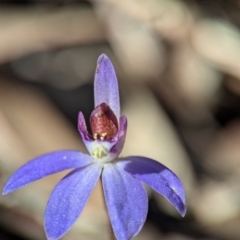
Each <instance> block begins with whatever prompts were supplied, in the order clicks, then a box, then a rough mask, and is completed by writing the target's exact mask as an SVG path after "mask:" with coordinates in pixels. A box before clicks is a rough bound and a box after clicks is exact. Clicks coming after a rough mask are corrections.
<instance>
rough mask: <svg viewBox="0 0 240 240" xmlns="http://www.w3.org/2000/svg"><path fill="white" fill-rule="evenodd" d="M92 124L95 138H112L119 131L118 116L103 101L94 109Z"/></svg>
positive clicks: (91, 117)
mask: <svg viewBox="0 0 240 240" xmlns="http://www.w3.org/2000/svg"><path fill="white" fill-rule="evenodd" d="M90 126H91V130H92V135H93V138H94V139H101V140H104V139H110V138H112V137H114V136H115V135H116V134H117V132H118V122H117V118H116V116H115V114H114V112H113V111H112V110H111V108H110V107H109V106H108V105H107V104H106V103H101V104H100V105H98V106H97V107H96V108H95V109H94V110H93V111H92V113H91V116H90Z"/></svg>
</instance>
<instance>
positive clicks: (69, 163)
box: [2, 150, 92, 195]
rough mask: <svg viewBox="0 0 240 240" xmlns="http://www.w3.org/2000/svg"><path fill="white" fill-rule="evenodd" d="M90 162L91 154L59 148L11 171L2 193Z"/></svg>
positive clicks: (4, 193)
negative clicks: (59, 149) (11, 173)
mask: <svg viewBox="0 0 240 240" xmlns="http://www.w3.org/2000/svg"><path fill="white" fill-rule="evenodd" d="M91 163H92V157H91V156H89V155H87V154H85V153H81V152H78V151H73V150H61V151H56V152H51V153H47V154H44V155H42V156H39V157H37V158H34V159H33V160H31V161H29V162H27V163H26V164H25V165H23V166H22V167H20V168H19V169H18V170H17V171H16V172H15V173H13V175H12V176H11V177H10V178H9V179H8V181H7V183H6V184H5V187H4V189H3V193H2V194H3V195H6V194H8V193H10V192H12V191H15V190H16V189H18V188H20V187H23V186H24V185H26V184H28V183H31V182H33V181H36V180H38V179H41V178H44V177H46V176H48V175H51V174H54V173H57V172H60V171H64V170H67V169H71V168H79V167H84V166H87V165H89V164H91Z"/></svg>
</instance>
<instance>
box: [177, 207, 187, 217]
mask: <svg viewBox="0 0 240 240" xmlns="http://www.w3.org/2000/svg"><path fill="white" fill-rule="evenodd" d="M186 212H187V207H186V205H184V206H183V209H182V210H181V211H179V213H180V215H181V216H182V217H185V215H186Z"/></svg>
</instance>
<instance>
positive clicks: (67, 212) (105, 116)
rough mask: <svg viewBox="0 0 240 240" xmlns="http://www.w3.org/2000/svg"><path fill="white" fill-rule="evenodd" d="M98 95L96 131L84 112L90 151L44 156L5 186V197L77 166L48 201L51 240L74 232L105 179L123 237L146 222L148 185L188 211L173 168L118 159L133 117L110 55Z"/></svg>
mask: <svg viewBox="0 0 240 240" xmlns="http://www.w3.org/2000/svg"><path fill="white" fill-rule="evenodd" d="M94 97H95V109H94V110H93V111H92V113H91V116H90V128H91V130H90V131H88V129H87V127H86V123H85V119H84V116H83V114H82V113H81V112H80V113H79V119H78V129H79V132H80V135H81V137H82V140H83V142H84V144H85V146H86V148H87V150H88V152H89V154H85V153H82V152H79V151H73V150H60V151H55V152H52V153H47V154H45V155H42V156H39V157H37V158H35V159H33V160H31V161H29V162H28V163H26V164H25V165H23V166H22V167H20V168H19V169H18V170H17V171H16V172H15V173H14V174H13V175H12V176H11V177H10V178H9V180H8V181H7V183H6V185H5V187H4V189H3V195H5V194H8V193H10V192H12V191H15V190H16V189H18V188H20V187H22V186H24V185H26V184H28V183H31V182H33V181H36V180H38V179H41V178H43V177H46V176H48V175H51V174H54V173H57V172H60V171H64V170H67V169H74V170H72V171H71V172H70V173H69V174H67V175H66V176H65V177H64V178H63V179H62V180H60V182H59V183H58V184H57V185H56V187H55V188H54V189H53V191H52V193H51V196H50V198H49V200H48V203H47V207H46V211H45V217H44V226H45V232H46V236H47V239H48V240H56V239H59V238H61V237H62V236H63V235H64V234H66V232H67V231H69V229H70V228H71V227H72V225H73V224H74V222H75V221H76V220H77V218H78V217H79V215H80V214H81V212H82V210H83V208H84V206H85V205H86V203H87V201H88V198H89V195H90V194H91V192H92V190H93V188H94V187H95V185H96V183H97V181H98V180H99V178H101V179H102V186H103V192H104V197H105V201H106V206H107V210H108V214H109V218H110V222H111V225H112V229H113V232H114V235H115V237H116V239H117V240H130V239H131V238H133V237H134V236H136V235H137V234H138V233H139V231H140V230H141V229H142V227H143V225H144V222H145V220H146V216H147V211H148V197H147V193H146V190H145V188H144V186H143V183H145V184H147V185H149V186H150V187H151V188H153V189H154V190H155V191H156V192H158V193H159V194H161V195H163V196H164V197H165V198H166V199H167V200H168V201H169V202H170V203H171V204H172V205H173V206H174V207H175V208H176V209H177V211H178V212H179V213H180V214H181V215H182V216H184V215H185V213H186V203H185V195H184V189H183V186H182V183H181V181H180V180H179V178H178V177H177V176H176V175H175V174H174V173H173V172H172V171H171V170H170V169H168V168H167V167H165V166H164V165H162V164H160V163H159V162H157V161H155V160H152V159H149V158H145V157H140V156H132V157H125V158H118V156H119V154H120V152H121V151H122V148H123V145H124V142H125V136H126V132H127V118H126V117H125V116H121V117H120V102H119V91H118V82H117V77H116V74H115V70H114V67H113V65H112V63H111V61H110V60H109V58H108V57H107V56H106V55H104V54H102V55H101V56H100V57H99V59H98V62H97V69H96V73H95V79H94ZM143 137H144V136H143ZM136 144H137V143H136Z"/></svg>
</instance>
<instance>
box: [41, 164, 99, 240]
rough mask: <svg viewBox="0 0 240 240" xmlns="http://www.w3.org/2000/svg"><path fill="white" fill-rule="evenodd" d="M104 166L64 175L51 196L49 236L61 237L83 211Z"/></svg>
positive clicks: (51, 239) (47, 219) (53, 239)
mask: <svg viewBox="0 0 240 240" xmlns="http://www.w3.org/2000/svg"><path fill="white" fill-rule="evenodd" d="M101 170H102V167H101V166H99V165H96V164H92V165H90V166H86V167H83V168H80V169H76V170H74V171H72V172H70V173H69V174H68V175H67V176H66V177H64V178H63V179H62V180H61V181H60V182H59V183H58V184H57V186H56V187H55V188H54V189H53V191H52V193H51V196H50V198H49V201H48V204H47V207H46V211H45V219H44V226H45V231H46V235H47V238H48V239H49V240H57V239H59V238H61V237H62V236H63V235H64V234H65V233H66V232H67V231H68V230H69V229H70V228H71V227H72V225H73V224H74V222H75V221H76V220H77V218H78V216H79V215H80V213H81V212H82V210H83V208H84V206H85V204H86V203H87V201H88V198H89V196H90V194H91V192H92V190H93V188H94V187H95V185H96V183H97V181H98V179H99V177H100V174H101Z"/></svg>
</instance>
